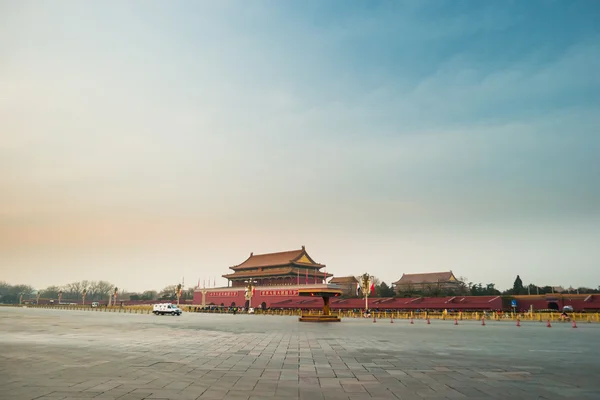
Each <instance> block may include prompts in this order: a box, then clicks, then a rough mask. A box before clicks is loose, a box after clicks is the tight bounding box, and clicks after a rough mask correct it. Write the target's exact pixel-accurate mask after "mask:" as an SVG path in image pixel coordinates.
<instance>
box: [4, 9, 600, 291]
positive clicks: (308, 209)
mask: <svg viewBox="0 0 600 400" xmlns="http://www.w3.org/2000/svg"><path fill="white" fill-rule="evenodd" d="M598 20H600V4H599V3H598V2H596V1H593V0H587V1H536V0H532V1H526V2H525V1H516V0H515V1H496V2H482V1H475V0H473V1H460V0H452V1H443V0H431V1H428V0H419V1H417V0H414V1H400V0H398V1H358V0H353V1H326V2H323V1H296V2H293V1H260V0H256V1H252V2H248V1H228V0H224V1H172V2H162V1H129V2H121V1H116V0H110V1H104V2H92V1H66V0H65V1H61V2H35V1H27V0H20V1H9V0H0V280H4V281H7V282H9V283H28V284H31V285H33V286H34V287H36V288H38V289H40V288H44V287H46V286H49V285H62V284H66V283H69V282H73V281H79V280H84V279H87V280H100V279H101V280H108V281H110V282H113V283H114V284H115V285H117V286H118V287H120V288H123V289H126V290H131V291H141V290H146V289H161V288H163V287H165V286H167V285H170V284H176V283H178V282H180V281H181V280H182V279H185V285H186V286H192V285H195V284H197V282H198V281H199V280H200V281H204V280H208V279H210V280H211V281H214V280H216V285H217V286H223V285H226V280H225V279H223V278H221V275H223V274H226V273H228V271H229V269H228V268H229V267H230V266H233V265H236V264H239V263H241V262H243V261H244V260H245V259H246V258H247V257H248V256H249V254H250V252H254V253H255V254H259V253H268V252H276V251H284V250H293V249H299V248H300V247H301V246H303V245H304V246H306V249H307V251H308V253H309V255H310V256H311V257H312V258H313V259H315V260H316V261H317V262H320V263H323V264H326V265H327V272H329V273H333V274H334V275H337V276H347V275H359V274H362V273H364V272H368V273H370V274H372V275H375V276H377V277H379V278H380V279H382V280H384V281H386V282H388V283H390V282H392V281H395V280H397V279H399V278H400V277H401V276H402V274H403V273H421V272H436V271H447V270H452V271H453V272H454V274H455V275H456V276H457V277H465V278H467V281H471V282H481V283H482V284H487V283H495V284H496V287H498V288H500V289H505V288H509V287H512V284H513V281H514V279H515V277H516V275H517V274H519V275H520V276H521V278H522V280H523V283H524V284H528V283H534V284H537V285H540V286H544V285H562V286H565V287H568V286H573V287H578V286H586V287H594V288H595V287H598V286H599V285H600V246H599V245H598V243H600V174H599V172H600V157H599V154H600V132H599V127H600V74H599V73H598V71H600V25H599V24H598V23H597V21H598Z"/></svg>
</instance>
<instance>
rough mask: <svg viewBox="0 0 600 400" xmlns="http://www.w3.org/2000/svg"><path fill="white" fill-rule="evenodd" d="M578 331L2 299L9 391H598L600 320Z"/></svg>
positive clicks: (331, 394)
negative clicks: (50, 306)
mask: <svg viewBox="0 0 600 400" xmlns="http://www.w3.org/2000/svg"><path fill="white" fill-rule="evenodd" d="M569 328H570V326H567V325H566V324H565V325H556V326H555V327H554V329H552V330H548V329H546V328H545V326H544V325H543V324H542V325H538V324H532V323H530V324H527V323H524V324H523V327H522V328H520V329H515V328H514V326H513V325H512V324H504V323H490V324H488V326H487V327H486V328H485V330H482V328H481V326H480V325H478V324H477V322H476V321H463V322H462V323H461V325H459V327H456V326H453V323H452V321H446V322H443V321H437V322H436V323H435V324H432V325H429V326H428V325H425V324H420V325H417V324H415V325H413V326H410V325H407V324H400V323H398V324H393V325H391V324H387V325H386V324H372V322H370V321H368V320H363V319H347V320H343V321H342V323H340V324H332V325H321V324H302V323H299V322H298V320H297V318H295V317H292V318H290V317H267V316H258V315H254V316H248V315H237V316H232V315H207V314H188V313H185V314H184V315H183V316H182V317H180V318H160V317H158V318H157V317H155V316H153V315H141V314H119V313H107V314H105V313H90V312H78V311H69V312H67V311H57V310H40V309H18V308H6V307H3V308H0V332H2V335H0V347H1V348H2V350H3V351H2V354H0V398H1V399H4V398H6V399H17V400H20V399H35V398H38V399H48V400H49V399H63V400H64V399H71V400H72V399H89V398H96V399H99V400H109V399H119V400H142V399H146V398H148V399H182V400H196V399H213V400H217V399H219V400H220V399H228V400H236V399H240V400H250V399H286V400H294V399H301V400H326V399H333V400H337V399H356V400H358V399H441V398H444V399H477V398H485V399H489V398H491V399H493V398H498V399H504V398H511V399H534V398H546V399H560V398H577V399H587V398H589V399H597V398H598V396H597V393H598V392H597V378H596V376H599V374H600V354H599V350H598V349H599V348H600V346H597V344H598V339H597V338H598V337H600V325H595V324H589V325H588V324H586V325H583V326H581V327H580V329H578V330H573V329H569ZM165 338H168V340H165ZM565 343H568V346H567V347H565ZM557 366H560V368H558V367H557Z"/></svg>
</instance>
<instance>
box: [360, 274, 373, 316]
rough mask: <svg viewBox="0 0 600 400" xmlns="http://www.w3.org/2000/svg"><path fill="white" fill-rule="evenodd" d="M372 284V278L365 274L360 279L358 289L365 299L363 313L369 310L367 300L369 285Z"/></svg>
mask: <svg viewBox="0 0 600 400" xmlns="http://www.w3.org/2000/svg"><path fill="white" fill-rule="evenodd" d="M372 283H373V277H372V276H370V275H369V274H367V273H364V274H363V275H362V276H361V277H360V288H361V290H362V294H363V296H364V297H365V313H367V311H368V310H369V302H368V300H367V298H368V297H369V293H370V292H371V284H372Z"/></svg>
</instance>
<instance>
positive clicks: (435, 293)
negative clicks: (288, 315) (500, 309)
mask: <svg viewBox="0 0 600 400" xmlns="http://www.w3.org/2000/svg"><path fill="white" fill-rule="evenodd" d="M374 282H375V297H419V296H424V297H446V296H512V295H527V294H530V295H537V294H540V295H541V294H549V293H572V294H595V293H600V286H598V287H597V288H596V289H592V288H587V287H579V288H568V289H563V288H560V287H552V286H538V285H536V284H533V283H530V284H528V285H523V281H522V279H521V277H520V276H519V275H517V277H516V278H515V282H514V284H513V287H512V288H509V289H506V290H503V291H500V290H498V289H497V288H496V285H495V284H494V283H487V284H481V283H475V282H470V281H469V280H468V279H467V278H465V277H460V278H458V282H457V284H456V286H455V287H454V288H445V287H444V285H441V284H436V283H429V284H425V285H410V284H408V285H404V286H403V288H402V290H400V291H396V290H395V289H394V287H393V286H392V285H388V284H387V283H385V282H383V281H380V280H379V279H378V278H376V277H375V278H374ZM350 297H356V296H350Z"/></svg>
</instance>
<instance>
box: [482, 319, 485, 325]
mask: <svg viewBox="0 0 600 400" xmlns="http://www.w3.org/2000/svg"><path fill="white" fill-rule="evenodd" d="M481 326H485V318H484V317H482V318H481Z"/></svg>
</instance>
